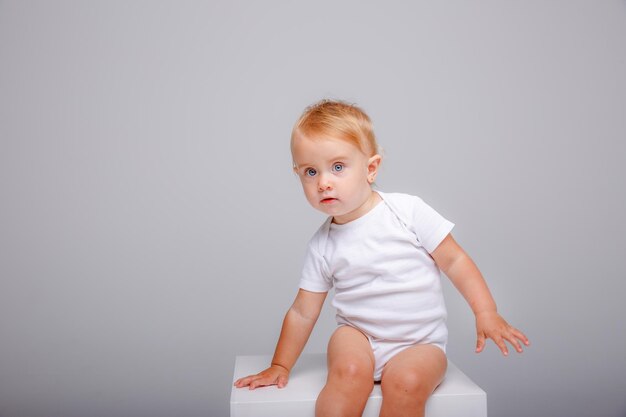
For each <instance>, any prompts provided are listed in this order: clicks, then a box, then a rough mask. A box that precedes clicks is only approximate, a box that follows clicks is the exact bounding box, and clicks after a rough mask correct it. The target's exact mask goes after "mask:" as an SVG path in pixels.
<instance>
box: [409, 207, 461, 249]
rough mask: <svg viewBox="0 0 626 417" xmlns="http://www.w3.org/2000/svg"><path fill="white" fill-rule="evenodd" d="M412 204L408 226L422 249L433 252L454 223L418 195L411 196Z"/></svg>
mask: <svg viewBox="0 0 626 417" xmlns="http://www.w3.org/2000/svg"><path fill="white" fill-rule="evenodd" d="M412 206H413V207H412V209H413V210H412V214H413V215H412V218H411V224H410V225H409V227H410V228H411V230H413V232H414V233H415V235H416V236H417V240H418V241H419V242H420V243H421V244H422V246H423V247H424V249H426V250H427V251H428V253H433V252H434V251H435V249H437V246H439V244H440V243H441V242H442V241H443V240H444V239H445V237H446V236H448V234H449V233H450V232H451V231H452V228H453V227H454V223H452V222H451V221H449V220H447V219H445V218H444V217H443V216H442V215H441V214H439V213H438V212H437V211H435V209H433V208H432V207H431V206H429V205H428V204H426V203H425V202H424V200H422V199H421V198H419V197H414V198H413V202H412Z"/></svg>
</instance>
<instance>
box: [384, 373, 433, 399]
mask: <svg viewBox="0 0 626 417" xmlns="http://www.w3.org/2000/svg"><path fill="white" fill-rule="evenodd" d="M385 376H386V377H387V378H383V380H382V383H381V389H382V391H383V396H386V397H389V396H407V397H410V398H412V399H413V400H416V401H420V402H426V400H427V399H428V397H429V396H430V394H431V391H432V389H431V385H432V384H430V383H429V382H428V381H426V380H425V379H424V377H423V376H422V375H420V374H419V372H415V371H413V370H410V369H406V370H404V372H397V373H395V374H393V375H385Z"/></svg>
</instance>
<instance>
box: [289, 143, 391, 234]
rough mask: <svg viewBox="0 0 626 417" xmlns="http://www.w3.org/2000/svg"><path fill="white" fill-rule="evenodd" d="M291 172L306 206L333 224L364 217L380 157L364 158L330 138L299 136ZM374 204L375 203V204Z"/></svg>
mask: <svg viewBox="0 0 626 417" xmlns="http://www.w3.org/2000/svg"><path fill="white" fill-rule="evenodd" d="M292 152H293V159H294V163H295V167H294V170H295V172H296V173H297V174H298V176H299V177H300V181H301V182H302V188H303V189H304V194H305V196H306V198H307V200H308V201H309V203H310V204H311V205H312V206H313V207H314V208H316V209H317V210H320V211H321V212H323V213H326V214H328V215H330V216H333V221H334V222H335V223H340V224H342V223H347V222H349V221H352V220H354V219H357V218H359V217H361V216H362V215H363V214H365V213H367V212H368V211H369V210H370V209H371V208H372V207H373V202H374V201H375V199H376V197H375V193H374V192H373V191H372V188H371V183H372V182H373V181H374V178H375V175H376V171H377V169H378V166H379V164H380V160H381V157H380V155H375V156H373V157H371V158H368V157H367V156H366V155H365V154H364V153H363V152H362V151H361V150H360V149H359V148H357V147H356V146H355V145H353V144H351V143H349V142H347V141H344V140H341V139H337V138H333V137H321V138H315V139H310V138H307V137H305V136H299V137H298V138H297V139H296V140H295V141H294V144H293V149H292ZM376 201H377V200H376Z"/></svg>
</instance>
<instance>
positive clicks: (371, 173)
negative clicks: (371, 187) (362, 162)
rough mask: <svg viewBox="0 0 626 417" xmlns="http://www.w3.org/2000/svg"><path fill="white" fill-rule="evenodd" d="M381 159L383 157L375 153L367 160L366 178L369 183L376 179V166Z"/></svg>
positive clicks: (378, 165)
mask: <svg viewBox="0 0 626 417" xmlns="http://www.w3.org/2000/svg"><path fill="white" fill-rule="evenodd" d="M382 161H383V157H382V156H380V155H379V154H376V155H374V156H372V157H371V158H370V159H368V160H367V180H368V181H369V183H370V184H371V183H373V182H374V180H375V179H376V174H377V173H378V168H379V167H380V164H381V162H382Z"/></svg>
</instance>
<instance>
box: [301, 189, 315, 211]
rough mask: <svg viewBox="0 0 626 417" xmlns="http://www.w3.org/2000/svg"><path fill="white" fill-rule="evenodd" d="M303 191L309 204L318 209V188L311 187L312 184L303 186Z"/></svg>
mask: <svg viewBox="0 0 626 417" xmlns="http://www.w3.org/2000/svg"><path fill="white" fill-rule="evenodd" d="M302 190H303V191H304V196H305V197H306V199H307V201H308V202H309V204H311V205H312V206H313V207H317V203H318V201H317V200H318V197H317V188H316V187H315V186H311V184H302Z"/></svg>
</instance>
